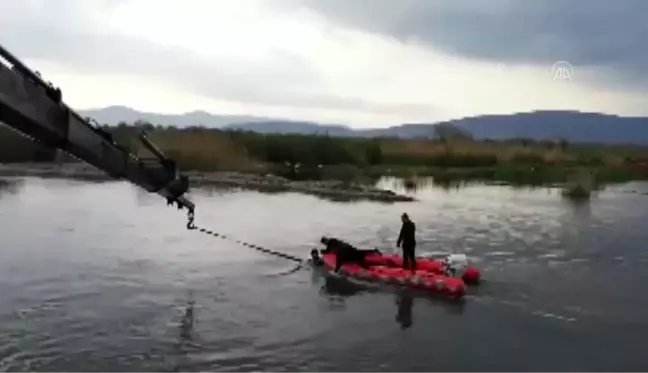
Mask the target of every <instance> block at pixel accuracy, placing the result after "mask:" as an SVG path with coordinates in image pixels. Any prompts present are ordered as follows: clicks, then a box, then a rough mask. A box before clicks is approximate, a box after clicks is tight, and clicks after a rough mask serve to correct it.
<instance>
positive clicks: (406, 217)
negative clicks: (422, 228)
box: [401, 212, 410, 223]
mask: <svg viewBox="0 0 648 373" xmlns="http://www.w3.org/2000/svg"><path fill="white" fill-rule="evenodd" d="M409 220H410V219H409V215H407V213H406V212H404V213H403V215H401V221H402V222H403V223H405V222H407V221H409Z"/></svg>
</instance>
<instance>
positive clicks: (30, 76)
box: [0, 45, 195, 220]
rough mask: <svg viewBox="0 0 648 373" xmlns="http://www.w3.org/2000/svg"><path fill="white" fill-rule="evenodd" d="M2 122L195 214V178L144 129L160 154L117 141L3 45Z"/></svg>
mask: <svg viewBox="0 0 648 373" xmlns="http://www.w3.org/2000/svg"><path fill="white" fill-rule="evenodd" d="M0 122H3V123H5V124H7V125H9V126H10V127H12V128H14V129H15V130H17V131H19V132H21V133H22V134H23V135H26V136H27V137H29V138H31V139H32V140H33V141H35V142H38V143H40V144H42V145H45V146H48V147H53V148H57V149H60V150H62V151H65V152H66V153H69V154H71V155H73V156H74V157H76V158H78V159H80V160H81V161H84V162H86V163H88V164H90V165H92V166H94V167H96V168H98V169H100V170H102V171H104V172H106V173H107V174H108V175H110V176H111V177H113V178H115V179H124V180H128V181H130V182H131V183H133V184H135V185H138V186H140V187H141V188H143V189H145V190H146V191H148V192H150V193H157V194H159V195H161V196H162V197H165V198H166V199H167V202H168V203H169V204H173V203H175V204H176V205H177V206H178V208H179V209H182V208H186V209H187V210H188V211H189V215H190V219H191V220H192V218H193V213H194V208H195V206H194V204H193V202H191V201H190V200H189V199H187V198H186V197H185V196H184V194H185V193H186V192H187V190H188V189H189V178H188V177H187V176H186V175H181V174H180V172H179V170H178V167H177V165H176V163H175V162H174V161H173V160H171V159H168V158H166V157H165V156H164V154H163V153H162V152H161V151H160V150H159V149H158V148H157V147H156V146H155V145H154V144H153V143H151V141H150V140H149V139H148V137H147V135H146V133H144V132H142V133H141V135H140V141H141V142H142V144H143V145H144V146H145V147H146V148H147V149H148V150H149V151H150V152H151V153H152V154H153V155H154V156H155V158H152V159H142V158H139V157H137V156H136V155H135V154H132V153H131V152H130V151H129V150H127V149H126V148H125V147H123V146H121V145H119V144H117V143H116V142H115V141H114V140H113V139H112V136H111V135H110V134H109V133H108V132H106V131H104V130H102V129H100V128H98V127H95V126H93V125H92V124H91V123H89V122H88V120H86V119H84V118H82V117H81V116H80V115H79V114H77V113H76V112H74V110H72V109H71V108H69V107H68V106H67V105H66V104H65V103H64V102H63V100H62V93H61V90H60V89H59V88H55V87H53V86H52V85H51V84H50V83H45V82H44V81H43V80H42V79H41V77H40V76H39V75H38V74H36V73H34V72H33V71H32V70H30V69H29V68H28V67H27V66H25V65H24V64H23V63H22V62H20V60H18V58H16V57H14V56H13V55H12V54H11V53H9V51H7V50H6V49H5V48H4V47H3V46H2V45H0Z"/></svg>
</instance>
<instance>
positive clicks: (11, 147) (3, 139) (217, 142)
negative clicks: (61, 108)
mask: <svg viewBox="0 0 648 373" xmlns="http://www.w3.org/2000/svg"><path fill="white" fill-rule="evenodd" d="M104 129H105V130H107V131H108V132H111V133H112V134H113V137H114V138H115V139H116V141H118V142H120V143H121V144H123V145H125V146H127V147H129V148H131V149H132V150H133V151H135V152H138V153H139V154H143V152H144V149H143V147H141V146H140V145H139V143H138V142H137V140H136V135H137V133H138V132H139V131H141V130H142V129H145V130H146V131H147V132H148V133H149V136H150V137H151V139H152V140H153V141H154V142H155V143H156V144H157V145H158V146H159V147H160V148H161V149H162V150H163V151H164V152H165V153H166V154H167V155H168V156H169V157H171V158H173V159H175V160H176V161H177V162H178V164H179V166H180V167H181V168H182V169H185V170H195V171H240V172H252V173H268V172H271V173H275V174H279V175H282V176H286V177H289V178H293V179H341V180H348V181H351V180H354V181H359V180H363V179H367V180H375V179H376V178H377V177H380V176H383V175H391V176H397V177H403V178H406V179H415V178H416V177H419V176H432V177H434V179H435V181H439V182H440V183H453V182H458V181H466V180H475V181H501V182H507V183H510V184H514V185H543V184H565V183H568V184H569V185H570V187H568V189H569V188H571V186H573V185H577V184H579V183H580V184H581V186H583V188H589V187H586V186H585V185H586V184H587V183H585V182H575V181H573V180H574V179H575V176H574V175H577V174H578V175H581V176H579V178H580V179H579V180H581V179H583V180H584V179H585V178H584V177H582V175H588V176H587V178H589V179H591V180H592V182H591V184H592V185H595V184H598V183H612V182H623V181H630V180H638V179H648V150H647V149H646V148H642V147H638V146H611V145H610V146H607V145H583V144H578V145H576V144H569V143H568V142H566V141H564V140H563V141H557V142H549V141H543V142H534V141H531V140H526V139H519V140H510V141H475V140H473V139H472V138H471V136H470V134H467V133H465V132H464V131H461V130H458V129H454V128H445V127H443V128H439V129H438V130H437V133H436V137H437V138H436V139H434V140H429V139H421V140H400V139H393V138H380V139H367V138H333V137H329V136H324V135H318V136H315V135H278V134H272V135H261V134H255V133H251V132H241V131H221V130H214V129H206V128H201V127H192V128H187V129H182V130H181V129H177V128H173V127H161V126H157V127H154V126H152V125H150V124H145V123H136V124H134V125H127V124H125V123H122V124H120V125H119V126H117V127H104ZM52 159H53V153H52V152H51V151H47V150H44V149H42V148H41V147H39V146H38V145H35V144H33V143H31V141H29V140H27V139H24V138H21V137H19V136H18V135H16V134H14V133H13V132H11V131H8V130H7V129H2V128H0V162H20V161H30V162H31V161H49V160H52ZM589 179H588V180H589ZM576 189H578V188H575V187H574V190H575V191H574V192H573V193H576V194H578V193H581V192H582V191H580V192H577V191H576ZM591 189H592V188H590V189H589V190H591Z"/></svg>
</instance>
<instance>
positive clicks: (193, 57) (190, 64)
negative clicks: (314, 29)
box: [0, 1, 432, 115]
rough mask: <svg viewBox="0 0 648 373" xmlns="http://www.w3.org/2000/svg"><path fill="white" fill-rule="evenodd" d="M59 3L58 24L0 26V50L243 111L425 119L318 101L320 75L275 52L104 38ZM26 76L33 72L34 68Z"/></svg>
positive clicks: (420, 108) (330, 98) (326, 98)
mask: <svg viewBox="0 0 648 373" xmlns="http://www.w3.org/2000/svg"><path fill="white" fill-rule="evenodd" d="M63 3H64V5H65V6H64V7H63V8H65V9H67V10H68V11H66V12H62V13H61V15H60V18H57V17H58V14H57V13H58V12H59V11H60V8H57V7H55V6H48V5H47V4H48V3H43V4H41V5H43V6H44V7H45V8H43V10H42V11H41V12H37V13H31V14H27V15H25V14H23V16H22V17H16V18H10V17H7V19H5V20H4V21H3V22H1V23H0V35H3V39H2V43H3V45H5V46H6V47H7V48H9V49H10V51H12V52H13V53H14V54H16V55H17V56H18V57H19V58H21V59H42V60H50V61H56V62H59V63H63V64H66V65H68V66H70V67H73V68H74V69H75V70H76V71H78V72H86V73H107V72H109V73H127V74H137V75H142V76H151V77H155V78H160V77H164V78H165V80H166V81H167V82H172V83H173V84H175V85H177V86H179V87H182V88H184V89H186V90H187V91H190V92H193V93H197V94H200V95H204V96H207V97H212V98H219V99H225V100H231V101H238V102H242V103H256V104H264V105H280V106H289V107H290V106H292V107H303V108H316V109H333V110H349V111H357V112H362V111H371V112H375V113H383V114H398V113H402V112H403V110H406V111H407V112H409V113H412V114H423V115H425V114H429V113H430V112H431V111H432V109H431V107H430V105H420V104H407V103H405V104H381V103H373V102H370V101H367V100H363V99H359V98H352V97H342V96H338V95H333V94H323V93H321V92H322V91H323V89H322V87H323V82H321V81H320V78H319V75H318V72H317V71H316V70H314V69H313V68H312V66H311V65H310V63H309V62H308V61H307V60H305V59H304V58H302V57H300V56H299V55H296V54H292V53H290V52H288V51H285V50H275V51H273V52H271V53H270V54H268V55H264V58H263V59H262V60H247V61H246V60H242V59H240V58H232V57H228V56H222V57H217V58H212V57H209V58H208V57H204V56H201V55H198V54H196V53H194V52H193V51H190V50H184V49H183V48H181V47H164V46H161V45H159V44H155V43H152V42H148V41H144V40H140V39H135V38H130V37H125V36H117V35H114V34H107V33H102V32H101V31H102V30H97V29H96V28H93V27H92V25H91V24H90V23H89V21H88V20H87V19H85V18H84V14H83V13H82V12H80V11H79V9H76V8H74V6H73V4H72V2H68V1H64V2H63ZM109 5H110V4H108V6H109ZM5 6H7V5H5ZM13 8H14V9H12V11H14V12H16V11H18V10H19V9H17V8H19V6H18V5H16V6H13ZM0 10H2V6H0ZM5 10H6V9H5ZM23 10H24V9H23ZM49 12H52V13H49ZM44 15H47V16H46V17H45V16H44ZM1 18H2V17H0V21H1V20H2V19H1ZM32 68H33V69H35V70H38V67H37V66H32ZM44 78H45V79H46V80H47V79H48V77H47V76H44ZM53 83H54V84H56V82H53ZM64 88H65V87H62V89H63V90H64V91H65V89H64ZM98 89H101V88H100V87H98Z"/></svg>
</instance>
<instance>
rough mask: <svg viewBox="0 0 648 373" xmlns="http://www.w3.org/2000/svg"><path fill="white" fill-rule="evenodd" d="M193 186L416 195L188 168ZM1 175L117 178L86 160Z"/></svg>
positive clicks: (5, 168) (349, 195) (0, 169)
mask: <svg viewBox="0 0 648 373" xmlns="http://www.w3.org/2000/svg"><path fill="white" fill-rule="evenodd" d="M186 175H187V176H189V180H190V184H191V186H192V187H225V188H241V189H248V190H256V191H259V192H265V193H279V192H294V193H302V194H308V195H314V196H318V197H322V198H327V199H332V200H336V201H354V200H370V201H378V202H413V201H416V199H415V198H413V197H410V196H406V195H400V194H396V193H394V192H392V191H390V190H384V189H380V188H376V187H373V186H370V185H362V184H353V183H345V182H341V181H334V180H326V181H292V180H288V179H286V178H284V177H281V176H276V175H271V174H267V175H257V174H246V173H241V172H228V171H221V172H198V171H188V172H186ZM0 177H42V178H63V179H75V180H86V181H117V179H114V178H111V177H110V176H108V175H107V174H105V173H104V172H103V171H100V170H98V169H96V168H94V167H92V166H90V165H87V164H85V163H0Z"/></svg>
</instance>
